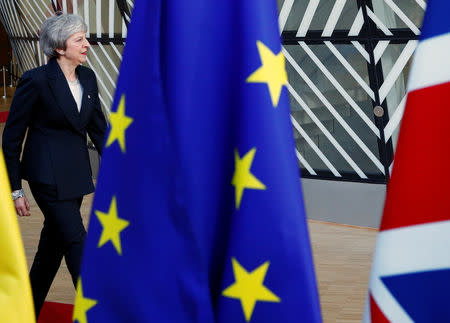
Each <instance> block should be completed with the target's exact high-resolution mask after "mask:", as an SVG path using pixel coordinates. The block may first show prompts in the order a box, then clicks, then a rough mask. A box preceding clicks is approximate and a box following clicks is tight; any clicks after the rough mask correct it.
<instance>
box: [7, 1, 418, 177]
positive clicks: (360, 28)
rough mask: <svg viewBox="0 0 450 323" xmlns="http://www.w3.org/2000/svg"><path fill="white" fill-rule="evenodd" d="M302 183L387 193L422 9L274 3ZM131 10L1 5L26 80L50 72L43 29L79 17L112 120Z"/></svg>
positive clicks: (95, 5)
mask: <svg viewBox="0 0 450 323" xmlns="http://www.w3.org/2000/svg"><path fill="white" fill-rule="evenodd" d="M277 2H278V7H279V26H280V31H281V38H282V43H283V49H282V50H283V53H284V56H285V58H286V62H287V63H286V68H287V71H288V78H289V84H288V86H287V90H288V92H289V94H290V100H291V110H292V114H291V120H292V124H293V127H294V137H295V140H296V154H297V157H298V160H299V165H300V168H301V171H302V176H304V177H311V178H327V179H338V180H355V181H362V182H377V183H385V182H386V181H387V179H388V178H389V172H390V168H391V166H392V160H393V151H394V147H395V144H396V140H397V135H398V128H399V124H400V121H401V118H402V115H403V109H404V106H405V99H406V97H405V92H406V91H405V89H406V82H407V75H408V70H409V66H410V61H411V56H412V54H413V52H414V49H415V47H416V45H417V39H418V36H419V34H420V30H419V26H420V25H421V21H422V16H423V13H424V10H425V7H426V3H425V1H424V0H395V1H394V0H277ZM133 3H134V0H0V20H1V22H2V23H3V25H4V26H5V29H6V31H7V33H8V36H9V39H10V41H11V44H12V49H13V59H14V61H15V62H17V64H18V67H19V73H18V74H21V73H22V72H23V71H25V70H28V69H31V68H34V67H37V66H39V65H42V64H45V56H44V54H43V53H42V52H41V50H40V47H39V37H38V31H39V28H40V26H41V24H42V22H43V21H44V20H45V19H46V18H47V17H49V16H50V15H53V14H54V12H55V11H57V10H60V11H63V12H67V13H76V14H79V15H81V16H82V17H83V18H84V19H85V21H86V23H87V25H88V36H89V38H88V39H89V41H90V43H91V45H92V47H91V50H90V52H89V55H88V61H87V65H88V66H89V67H90V68H92V69H93V70H94V72H95V73H96V74H97V78H98V83H99V95H100V101H101V104H102V107H103V109H104V110H105V112H106V113H109V109H110V107H111V105H112V100H113V96H114V89H115V83H116V79H117V76H118V72H119V65H120V62H121V59H122V56H121V53H122V50H123V47H124V44H125V41H126V35H127V26H128V24H129V22H130V17H131V12H132V10H133Z"/></svg>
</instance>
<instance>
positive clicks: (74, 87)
mask: <svg viewBox="0 0 450 323" xmlns="http://www.w3.org/2000/svg"><path fill="white" fill-rule="evenodd" d="M67 82H68V83H69V88H70V91H71V92H72V95H73V98H74V99H75V102H76V103H77V108H78V112H80V111H81V99H82V98H83V87H82V86H81V84H80V81H79V80H78V79H76V80H75V81H69V80H67Z"/></svg>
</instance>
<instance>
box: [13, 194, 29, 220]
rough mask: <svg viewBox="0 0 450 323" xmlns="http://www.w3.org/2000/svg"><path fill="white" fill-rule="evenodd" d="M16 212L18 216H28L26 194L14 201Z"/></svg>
mask: <svg viewBox="0 0 450 323" xmlns="http://www.w3.org/2000/svg"><path fill="white" fill-rule="evenodd" d="M14 206H15V207H16V212H17V214H18V215H19V216H30V203H28V199H27V197H26V196H23V197H19V198H18V199H16V200H15V201H14Z"/></svg>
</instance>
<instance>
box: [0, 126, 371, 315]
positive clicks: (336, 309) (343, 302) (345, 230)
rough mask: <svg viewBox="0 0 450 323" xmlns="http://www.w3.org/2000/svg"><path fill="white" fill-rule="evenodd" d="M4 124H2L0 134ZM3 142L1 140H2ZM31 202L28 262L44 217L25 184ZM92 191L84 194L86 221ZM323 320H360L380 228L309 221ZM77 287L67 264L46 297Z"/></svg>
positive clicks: (60, 296)
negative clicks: (73, 283) (86, 194)
mask: <svg viewBox="0 0 450 323" xmlns="http://www.w3.org/2000/svg"><path fill="white" fill-rule="evenodd" d="M2 130H3V125H1V124H0V134H1V133H2ZM0 143H1V139H0ZM24 189H25V191H26V193H27V196H28V197H30V202H31V214H32V216H31V217H27V218H20V219H19V224H20V227H21V231H22V237H23V241H24V245H25V252H26V257H27V261H28V265H29V266H30V265H31V262H32V260H33V257H34V253H35V252H36V248H37V243H38V240H39V234H40V230H41V228H42V222H43V216H42V213H41V212H40V210H39V208H38V207H37V206H36V203H35V202H34V200H33V199H32V196H31V194H30V192H29V188H28V186H27V185H25V186H24ZM91 204H92V194H91V195H89V196H87V197H85V199H84V201H83V205H82V215H83V219H84V222H85V224H87V221H88V214H89V210H90V207H91ZM308 224H309V229H310V237H311V242H312V248H313V255H314V262H315V270H316V274H317V280H318V284H319V293H320V301H321V306H322V315H323V319H324V322H330V323H331V322H336V323H339V322H361V318H362V313H363V308H364V302H365V298H366V291H367V282H368V278H369V272H370V264H371V260H372V253H373V249H374V246H375V239H376V234H377V231H376V230H374V229H368V228H360V227H351V226H345V225H339V224H333V223H328V222H319V221H313V220H310V221H308ZM74 295H75V290H74V287H73V285H72V281H71V279H70V275H69V272H68V270H67V266H66V265H65V263H63V264H62V266H61V269H60V270H59V272H58V274H57V276H56V279H55V281H54V282H53V285H52V288H51V289H50V293H49V295H48V297H47V300H50V301H57V302H63V303H73V300H74Z"/></svg>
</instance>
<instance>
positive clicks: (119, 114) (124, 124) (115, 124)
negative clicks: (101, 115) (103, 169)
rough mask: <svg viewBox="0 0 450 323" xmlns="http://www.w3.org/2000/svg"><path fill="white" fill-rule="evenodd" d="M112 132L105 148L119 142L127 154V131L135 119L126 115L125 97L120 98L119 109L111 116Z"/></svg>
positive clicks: (121, 148)
mask: <svg viewBox="0 0 450 323" xmlns="http://www.w3.org/2000/svg"><path fill="white" fill-rule="evenodd" d="M109 121H110V122H111V131H110V132H109V136H108V140H107V141H106V145H105V147H109V146H111V145H112V144H113V143H114V141H116V140H117V141H118V142H119V146H120V150H122V152H123V153H125V130H127V128H128V127H129V126H130V125H131V123H133V118H130V117H128V116H126V115H125V95H124V94H123V95H122V97H121V98H120V102H119V107H118V108H117V111H116V112H111V114H110V116H109Z"/></svg>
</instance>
